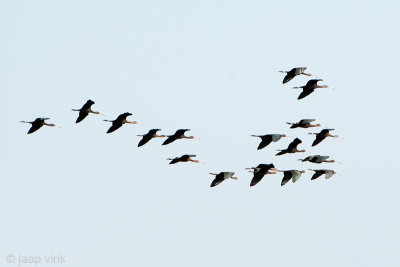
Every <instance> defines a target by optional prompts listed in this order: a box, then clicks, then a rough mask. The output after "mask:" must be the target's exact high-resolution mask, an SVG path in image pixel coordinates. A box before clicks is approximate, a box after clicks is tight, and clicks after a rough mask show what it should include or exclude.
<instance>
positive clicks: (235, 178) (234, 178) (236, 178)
mask: <svg viewBox="0 0 400 267" xmlns="http://www.w3.org/2000/svg"><path fill="white" fill-rule="evenodd" d="M231 179H233V180H239V178H238V177H233V176H232V177H231Z"/></svg>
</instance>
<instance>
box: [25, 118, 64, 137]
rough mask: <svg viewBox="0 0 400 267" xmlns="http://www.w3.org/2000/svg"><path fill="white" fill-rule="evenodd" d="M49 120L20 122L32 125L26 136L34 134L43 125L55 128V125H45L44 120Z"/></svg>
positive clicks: (38, 119) (40, 119) (39, 119)
mask: <svg viewBox="0 0 400 267" xmlns="http://www.w3.org/2000/svg"><path fill="white" fill-rule="evenodd" d="M49 119H50V118H37V119H36V120H34V121H21V122H22V123H30V124H32V127H31V128H30V129H29V131H28V134H31V133H33V132H36V131H37V130H39V129H40V128H42V126H43V125H46V126H51V127H54V126H56V125H55V124H50V123H46V120H49Z"/></svg>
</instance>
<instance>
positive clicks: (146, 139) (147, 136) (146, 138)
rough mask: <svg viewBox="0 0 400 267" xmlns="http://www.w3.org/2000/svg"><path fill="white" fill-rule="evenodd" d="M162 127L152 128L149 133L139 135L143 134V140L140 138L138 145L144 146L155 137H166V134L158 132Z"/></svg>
mask: <svg viewBox="0 0 400 267" xmlns="http://www.w3.org/2000/svg"><path fill="white" fill-rule="evenodd" d="M160 130H161V129H151V130H150V131H149V132H148V133H147V134H143V135H138V136H143V138H142V140H140V142H139V144H138V147H140V146H143V145H144V144H146V143H147V142H149V141H150V140H151V139H153V138H155V137H166V135H158V134H157V132H158V131H160Z"/></svg>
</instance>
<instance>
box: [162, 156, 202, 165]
mask: <svg viewBox="0 0 400 267" xmlns="http://www.w3.org/2000/svg"><path fill="white" fill-rule="evenodd" d="M192 157H196V155H183V156H180V157H176V158H173V159H167V160H170V161H171V162H170V163H169V164H175V163H178V162H188V161H191V162H195V163H199V162H200V161H198V160H194V159H191V158H192Z"/></svg>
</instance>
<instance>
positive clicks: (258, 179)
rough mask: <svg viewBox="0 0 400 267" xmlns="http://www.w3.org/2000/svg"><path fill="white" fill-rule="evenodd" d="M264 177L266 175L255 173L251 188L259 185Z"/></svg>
mask: <svg viewBox="0 0 400 267" xmlns="http://www.w3.org/2000/svg"><path fill="white" fill-rule="evenodd" d="M264 175H265V174H264V173H263V172H255V173H254V177H253V179H251V182H250V186H255V185H256V184H258V183H259V182H260V181H261V179H262V178H263V177H264Z"/></svg>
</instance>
